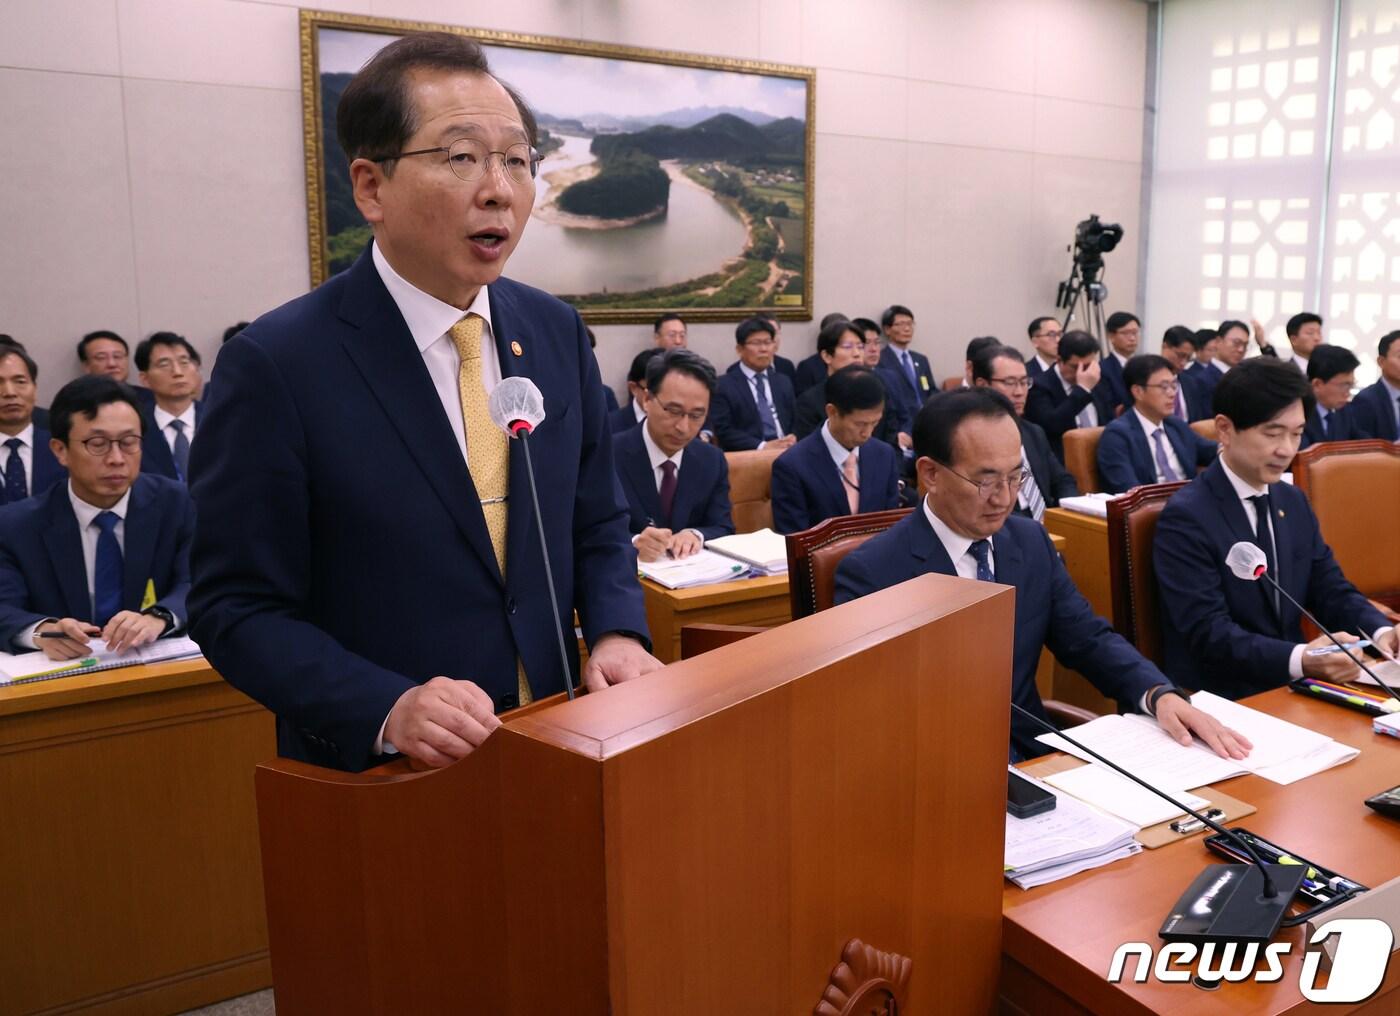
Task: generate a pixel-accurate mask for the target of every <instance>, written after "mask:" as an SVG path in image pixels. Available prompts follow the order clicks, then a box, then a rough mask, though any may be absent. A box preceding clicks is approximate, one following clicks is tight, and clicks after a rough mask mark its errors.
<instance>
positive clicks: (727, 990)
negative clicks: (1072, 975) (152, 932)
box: [256, 575, 1014, 1016]
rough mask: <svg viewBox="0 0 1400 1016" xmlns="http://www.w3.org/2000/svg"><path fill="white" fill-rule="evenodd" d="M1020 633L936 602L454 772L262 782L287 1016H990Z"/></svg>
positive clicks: (674, 674)
mask: <svg viewBox="0 0 1400 1016" xmlns="http://www.w3.org/2000/svg"><path fill="white" fill-rule="evenodd" d="M1013 612H1014V593H1013V592H1012V590H1011V589H1009V588H1008V587H1004V586H996V585H992V584H989V583H983V582H968V581H965V580H961V579H954V578H947V577H944V576H938V575H926V576H922V577H920V578H918V579H915V580H913V581H911V582H907V583H905V584H903V585H901V586H898V587H895V588H893V589H888V590H885V591H883V592H881V593H877V594H875V595H873V596H869V597H866V598H864V599H862V600H859V601H857V602H855V603H850V604H847V605H845V606H842V607H838V608H836V609H834V610H829V611H826V612H823V613H821V614H817V615H814V616H812V617H809V618H805V619H803V620H801V621H796V622H793V623H791V624H787V625H784V626H783V627H781V628H776V629H773V630H772V631H769V632H765V633H763V634H761V635H756V636H753V637H751V638H748V639H745V640H744V641H742V642H739V643H736V644H734V645H730V646H726V647H724V648H721V649H717V650H714V651H712V652H709V653H706V654H704V655H702V656H699V657H696V658H694V659H691V660H686V661H683V662H680V663H675V664H672V665H670V666H668V667H667V668H666V669H665V670H663V671H661V672H659V673H657V674H654V675H651V676H649V677H647V678H646V679H644V680H640V681H636V682H632V683H629V684H624V685H619V686H617V687H614V688H610V689H608V690H607V691H606V692H603V693H602V694H597V695H587V696H583V697H580V698H578V699H577V700H575V701H574V702H561V703H560V704H558V705H546V706H545V707H543V708H539V709H533V710H528V711H527V710H521V711H520V714H517V715H516V716H514V717H512V718H511V719H510V720H509V721H508V722H507V723H506V725H505V726H503V727H502V728H501V729H500V730H499V731H497V732H496V733H495V734H494V735H492V737H491V739H490V740H489V741H487V742H486V744H485V745H484V746H483V747H482V748H481V749H480V750H478V751H477V752H475V753H473V754H472V755H470V756H469V757H467V758H466V759H464V760H463V761H461V762H459V763H457V764H456V765H453V766H450V767H448V768H446V769H442V770H438V771H435V772H429V773H413V772H411V771H409V770H408V768H407V766H406V765H403V764H402V763H398V764H396V765H395V766H389V767H385V768H381V769H378V770H375V771H373V772H371V773H365V774H358V775H351V774H344V773H338V772H334V771H330V770H324V769H319V768H316V767H313V766H308V765H304V764H301V763H297V762H290V761H285V760H278V761H275V762H270V763H267V764H265V765H262V766H260V767H259V768H258V771H257V781H256V782H257V797H258V811H259V822H260V826H261V835H262V856H263V874H264V882H265V885H266V892H267V916H268V929H269V935H270V940H271V950H272V966H273V979H274V984H275V988H276V1002H277V1011H278V1016H298V1014H321V1013H327V1012H335V1013H346V1014H349V1013H409V1012H412V1013H484V1014H492V1016H498V1014H505V1013H510V1014H525V1013H529V1014H534V1013H539V1014H550V1016H557V1014H560V1013H570V1014H599V1016H603V1014H607V1013H612V1014H615V1016H645V1014H654V1013H665V1014H667V1016H680V1014H689V1013H694V1014H706V1016H710V1014H714V1013H811V1012H818V1013H821V1014H823V1016H838V1014H853V1013H855V1012H857V1011H858V1012H859V1013H860V1014H861V1016H866V1014H868V1013H871V1012H878V1013H886V1012H888V1013H891V1014H893V1013H894V1012H895V1011H896V1007H891V1006H890V1005H888V1004H887V1000H888V998H889V996H890V995H893V996H894V997H896V998H897V1000H898V1006H897V1011H898V1012H906V1013H932V1012H966V1013H973V1012H990V1011H991V1010H992V1009H993V1008H994V1006H995V1004H996V988H997V976H998V970H999V967H1000V952H1001V923H1002V917H1001V905H1002V856H1003V855H1002V838H1003V831H1004V824H1005V819H1004V814H1005V797H1006V775H1005V771H1006V770H1005V763H1006V753H1007V739H1008V725H1009V711H1010V710H1009V705H1008V703H1009V701H1010V690H1009V685H1010V674H1011V643H1012V639H1011V630H1012V619H1013ZM522 714H523V715H522ZM853 939H858V940H859V942H860V943H863V944H864V948H861V946H860V945H859V944H856V945H853V946H851V947H850V948H847V946H848V943H849V942H851V940H853ZM843 952H844V954H845V959H846V963H845V964H844V965H843V964H842V960H843ZM838 967H839V968H840V969H837V968H838Z"/></svg>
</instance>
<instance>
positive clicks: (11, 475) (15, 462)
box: [5, 437, 29, 504]
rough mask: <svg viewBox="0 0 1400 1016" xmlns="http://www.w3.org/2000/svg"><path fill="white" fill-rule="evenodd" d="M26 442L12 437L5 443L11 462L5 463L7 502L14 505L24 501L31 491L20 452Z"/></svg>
mask: <svg viewBox="0 0 1400 1016" xmlns="http://www.w3.org/2000/svg"><path fill="white" fill-rule="evenodd" d="M23 445H24V442H23V441H21V440H20V439H19V438H17V437H12V438H10V439H9V440H8V441H6V442H5V447H6V448H8V449H10V458H9V461H8V462H6V463H5V502H6V503H10V504H13V503H14V502H15V501H23V500H24V499H25V498H26V497H28V496H29V491H28V489H27V487H26V485H25V482H24V463H23V462H21V461H20V459H19V450H20V448H21V447H23Z"/></svg>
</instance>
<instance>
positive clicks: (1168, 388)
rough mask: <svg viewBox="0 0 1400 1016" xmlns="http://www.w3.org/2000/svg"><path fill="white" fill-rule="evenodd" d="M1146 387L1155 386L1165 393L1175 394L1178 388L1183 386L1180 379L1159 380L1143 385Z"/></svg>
mask: <svg viewBox="0 0 1400 1016" xmlns="http://www.w3.org/2000/svg"><path fill="white" fill-rule="evenodd" d="M1142 387H1144V388H1155V389H1157V390H1158V391H1159V392H1161V393H1162V394H1163V395H1175V394H1176V392H1177V389H1178V388H1180V387H1181V383H1180V382H1178V381H1158V382H1157V383H1156V384H1155V385H1143V386H1142Z"/></svg>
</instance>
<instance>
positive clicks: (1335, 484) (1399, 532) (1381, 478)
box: [1293, 440, 1400, 609]
mask: <svg viewBox="0 0 1400 1016" xmlns="http://www.w3.org/2000/svg"><path fill="white" fill-rule="evenodd" d="M1293 482H1294V483H1295V484H1296V485H1297V487H1298V489H1299V490H1301V491H1302V492H1303V493H1304V494H1306V495H1307V496H1308V500H1309V501H1310V502H1311V503H1312V508H1313V512H1314V513H1316V515H1317V523H1318V526H1319V527H1320V528H1321V529H1322V538H1323V539H1324V540H1326V541H1327V545H1328V546H1329V547H1331V548H1332V554H1333V556H1335V557H1336V559H1337V563H1338V564H1339V565H1341V568H1342V571H1343V572H1344V573H1345V574H1346V577H1347V578H1348V579H1350V580H1351V583H1352V585H1354V586H1356V588H1357V589H1359V590H1361V592H1362V593H1364V594H1365V595H1366V596H1368V597H1370V598H1371V599H1372V600H1377V601H1379V602H1380V603H1382V604H1384V605H1386V606H1388V607H1390V608H1392V609H1394V608H1400V529H1397V528H1396V526H1395V518H1396V511H1397V506H1400V445H1396V444H1392V443H1391V442H1389V441H1380V440H1370V441H1328V442H1326V443H1324V444H1317V445H1313V446H1312V447H1311V448H1307V449H1305V450H1303V451H1301V452H1299V453H1298V456H1297V458H1295V459H1294V460H1293Z"/></svg>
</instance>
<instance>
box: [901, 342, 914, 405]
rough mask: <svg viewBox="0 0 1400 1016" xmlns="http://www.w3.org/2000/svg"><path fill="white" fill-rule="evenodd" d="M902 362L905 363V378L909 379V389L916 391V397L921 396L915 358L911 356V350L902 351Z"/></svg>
mask: <svg viewBox="0 0 1400 1016" xmlns="http://www.w3.org/2000/svg"><path fill="white" fill-rule="evenodd" d="M899 358H900V360H902V361H903V362H904V376H905V377H907V378H908V379H909V387H910V388H912V389H914V395H915V396H917V395H918V394H919V378H918V376H917V375H915V373H914V358H913V357H912V356H910V355H909V350H907V349H905V350H901V351H900V354H899Z"/></svg>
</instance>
